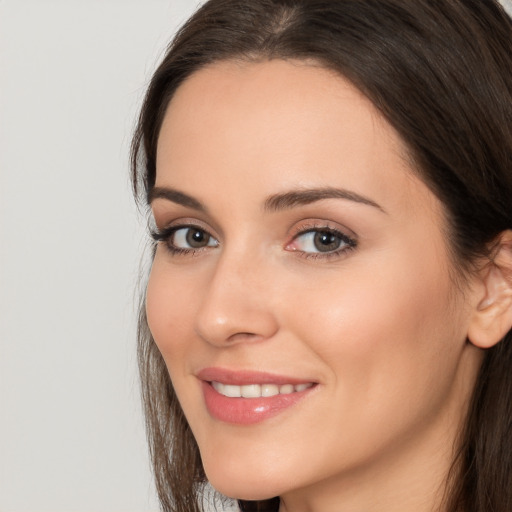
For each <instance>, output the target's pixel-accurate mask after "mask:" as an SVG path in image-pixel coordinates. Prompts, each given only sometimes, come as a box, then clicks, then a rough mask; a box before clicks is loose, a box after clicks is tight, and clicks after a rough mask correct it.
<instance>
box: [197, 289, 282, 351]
mask: <svg viewBox="0 0 512 512" xmlns="http://www.w3.org/2000/svg"><path fill="white" fill-rule="evenodd" d="M221 304H222V303H221V302H220V301H219V300H218V297H217V299H215V300H213V301H212V300H209V301H208V304H207V305H205V304H203V308H202V311H201V312H200V314H199V315H198V318H197V322H196V333H197V334H198V335H199V336H200V337H201V338H202V339H203V340H205V341H206V342H208V343H210V344H212V345H217V346H225V345H233V344H238V343H244V342H257V341H262V340H265V339H268V338H271V337H272V336H273V335H274V334H275V332H276V331H277V323H276V322H275V319H274V318H273V315H272V314H271V312H269V311H268V312H267V311H264V310H262V309H259V308H257V307H255V305H251V304H247V303H245V304H244V303H243V300H238V301H236V305H235V304H231V305H229V304H227V303H224V305H223V306H222V305H221ZM223 307H224V308H227V309H229V313H227V314H226V313H222V312H221V311H220V309H221V308H223Z"/></svg>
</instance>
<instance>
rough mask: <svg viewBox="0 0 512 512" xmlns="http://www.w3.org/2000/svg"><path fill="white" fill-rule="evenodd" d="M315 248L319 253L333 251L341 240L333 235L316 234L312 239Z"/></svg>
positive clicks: (325, 233)
mask: <svg viewBox="0 0 512 512" xmlns="http://www.w3.org/2000/svg"><path fill="white" fill-rule="evenodd" d="M314 243H315V248H316V249H318V251H320V252H329V251H335V250H336V249H338V248H339V246H340V244H341V240H340V238H339V237H338V236H336V235H335V234H334V233H327V232H323V233H322V232H318V233H316V234H315V238H314Z"/></svg>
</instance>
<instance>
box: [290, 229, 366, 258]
mask: <svg viewBox="0 0 512 512" xmlns="http://www.w3.org/2000/svg"><path fill="white" fill-rule="evenodd" d="M355 246H356V242H355V240H353V239H352V238H349V237H348V236H347V235H345V234H344V233H341V232H340V231H337V230H335V229H331V228H324V229H310V230H308V231H305V232H303V233H300V234H298V235H297V236H296V237H295V238H294V239H293V241H292V242H291V243H290V244H289V245H288V246H287V247H286V248H287V250H291V251H300V252H303V253H307V254H311V253H316V254H318V255H322V254H325V255H328V254H333V253H334V254H338V253H340V252H343V251H345V250H348V249H351V248H354V247H355Z"/></svg>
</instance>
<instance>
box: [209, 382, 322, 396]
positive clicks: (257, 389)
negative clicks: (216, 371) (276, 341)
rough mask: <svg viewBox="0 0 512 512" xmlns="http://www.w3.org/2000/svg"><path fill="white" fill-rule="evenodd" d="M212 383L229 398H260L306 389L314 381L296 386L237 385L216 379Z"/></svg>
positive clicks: (214, 387) (218, 391) (216, 389)
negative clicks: (216, 380)
mask: <svg viewBox="0 0 512 512" xmlns="http://www.w3.org/2000/svg"><path fill="white" fill-rule="evenodd" d="M211 384H212V387H213V389H215V391H217V393H220V394H221V395H224V396H227V397H229V398H239V397H244V398H260V397H269V396H275V395H279V394H281V395H289V394H291V393H295V392H299V391H305V390H306V389H308V388H310V387H312V386H313V383H312V382H309V383H307V384H297V385H296V386H294V385H293V384H283V385H282V386H278V385H276V384H247V385H245V386H235V385H233V384H223V383H222V382H215V381H213V382H212V383H211Z"/></svg>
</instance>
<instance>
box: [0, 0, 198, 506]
mask: <svg viewBox="0 0 512 512" xmlns="http://www.w3.org/2000/svg"><path fill="white" fill-rule="evenodd" d="M196 4H197V2H196V1H191V0H165V1H164V0H87V1H85V0H83V1H81V0H3V1H0V312H1V313H0V315H1V316H0V511H1V512H46V511H48V512H50V511H51V512H75V511H76V512H81V511H84V512H85V511H87V512H107V511H108V512H120V511H126V512H128V511H134V512H135V511H137V512H145V511H152V510H157V505H156V502H155V500H154V490H153V484H152V481H151V477H150V471H149V463H148V460H147V455H146V445H145V437H144V432H143V428H142V420H141V415H140V410H139V395H138V384H137V376H136V360H135V337H134V332H135V328H134V325H135V320H134V318H135V313H134V311H135V309H136V308H135V302H136V301H135V297H136V293H135V288H136V283H137V275H138V269H139V262H140V259H141V258H140V256H141V252H142V247H143V243H142V240H143V235H142V231H143V229H142V228H143V222H142V218H138V215H137V212H136V209H135V207H134V204H133V201H132V198H131V192H130V187H129V182H128V145H129V141H130V136H131V131H132V128H133V124H134V119H135V113H136V111H137V109H138V107H139V105H140V102H141V98H142V95H143V92H144V89H145V85H146V83H147V81H148V79H149V77H150V74H151V71H152V70H153V69H154V67H155V64H156V62H157V60H158V58H159V57H160V56H161V54H162V51H163V49H164V47H165V45H166V43H167V41H168V39H169V38H170V36H171V34H172V33H173V31H174V29H175V27H177V25H179V24H181V23H182V22H183V21H184V20H185V19H186V18H187V17H188V15H189V14H190V13H191V12H192V11H193V10H194V8H195V7H196Z"/></svg>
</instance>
